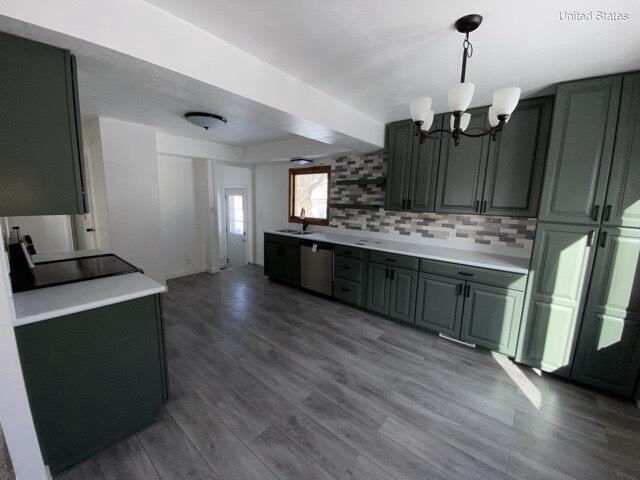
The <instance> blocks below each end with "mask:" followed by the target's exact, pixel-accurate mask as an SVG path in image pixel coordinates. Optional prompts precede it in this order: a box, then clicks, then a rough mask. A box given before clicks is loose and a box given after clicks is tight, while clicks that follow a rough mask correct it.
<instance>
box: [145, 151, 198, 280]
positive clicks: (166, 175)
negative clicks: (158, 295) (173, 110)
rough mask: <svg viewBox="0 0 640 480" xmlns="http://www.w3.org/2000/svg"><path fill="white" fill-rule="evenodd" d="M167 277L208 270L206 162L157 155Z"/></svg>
mask: <svg viewBox="0 0 640 480" xmlns="http://www.w3.org/2000/svg"><path fill="white" fill-rule="evenodd" d="M158 176H159V185H160V211H161V218H162V234H163V244H164V258H165V261H166V268H167V278H174V277H179V276H182V275H190V274H193V273H198V272H203V271H205V270H207V268H208V265H207V230H208V226H209V222H208V210H209V208H208V205H209V202H208V188H207V187H208V186H207V160H201V159H192V158H186V157H176V156H170V155H158Z"/></svg>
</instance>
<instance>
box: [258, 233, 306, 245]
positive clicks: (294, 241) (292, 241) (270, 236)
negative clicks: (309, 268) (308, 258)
mask: <svg viewBox="0 0 640 480" xmlns="http://www.w3.org/2000/svg"><path fill="white" fill-rule="evenodd" d="M264 243H277V244H278V245H289V246H291V247H297V246H298V245H300V239H299V238H293V237H288V236H286V235H277V234H275V233H265V234H264Z"/></svg>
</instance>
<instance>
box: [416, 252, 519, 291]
mask: <svg viewBox="0 0 640 480" xmlns="http://www.w3.org/2000/svg"><path fill="white" fill-rule="evenodd" d="M420 271H421V272H427V273H434V274H436V275H446V276H448V277H454V278H459V279H461V280H471V281H474V282H478V283H484V284H487V285H495V286H497V287H504V288H510V289H512V290H520V291H523V290H524V288H525V286H526V284H527V276H526V275H520V274H519V273H512V272H501V271H500V270H490V269H488V268H478V267H468V266H466V265H458V264H456V263H447V262H438V261H436V260H427V259H424V258H423V259H421V260H420Z"/></svg>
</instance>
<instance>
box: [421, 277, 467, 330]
mask: <svg viewBox="0 0 640 480" xmlns="http://www.w3.org/2000/svg"><path fill="white" fill-rule="evenodd" d="M463 286H464V282H463V281H461V280H456V279H455V278H449V277H442V276H440V275H432V274H430V273H421V274H420V277H419V279H418V299H417V302H416V325H420V326H421V327H425V328H428V329H430V330H435V331H436V332H442V333H443V334H445V335H448V336H450V337H453V338H459V336H460V323H461V319H462V303H463V297H462V287H463Z"/></svg>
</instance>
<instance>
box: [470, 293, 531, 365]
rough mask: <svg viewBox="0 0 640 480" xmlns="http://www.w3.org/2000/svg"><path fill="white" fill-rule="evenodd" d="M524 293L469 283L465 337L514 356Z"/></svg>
mask: <svg viewBox="0 0 640 480" xmlns="http://www.w3.org/2000/svg"><path fill="white" fill-rule="evenodd" d="M523 297H524V295H523V294H522V292H518V291H516V290H509V289H506V288H499V287H492V286H489V285H482V284H479V283H474V282H469V283H468V284H467V286H466V287H465V299H464V313H463V314H462V332H461V335H460V337H461V339H462V340H464V341H465V342H469V343H475V344H477V345H480V346H481V347H485V348H488V349H490V350H494V351H496V352H500V353H504V354H505V355H513V354H514V353H515V352H516V343H517V341H518V329H519V328H520V319H521V318H522V301H523Z"/></svg>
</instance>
